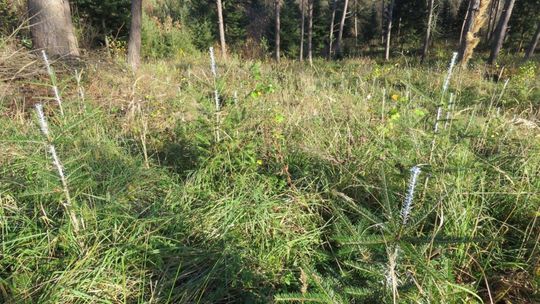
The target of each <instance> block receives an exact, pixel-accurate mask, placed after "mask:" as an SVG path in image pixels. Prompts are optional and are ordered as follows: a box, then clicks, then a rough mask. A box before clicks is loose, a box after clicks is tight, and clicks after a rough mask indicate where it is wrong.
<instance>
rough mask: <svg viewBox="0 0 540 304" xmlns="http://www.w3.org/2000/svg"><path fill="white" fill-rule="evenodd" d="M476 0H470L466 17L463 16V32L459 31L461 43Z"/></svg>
mask: <svg viewBox="0 0 540 304" xmlns="http://www.w3.org/2000/svg"><path fill="white" fill-rule="evenodd" d="M473 2H474V0H469V5H468V6H467V12H465V18H463V23H462V24H461V32H459V45H461V44H462V43H463V35H465V27H466V26H467V22H468V21H469V12H470V11H471V5H472V4H473Z"/></svg>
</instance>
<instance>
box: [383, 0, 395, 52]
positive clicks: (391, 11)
mask: <svg viewBox="0 0 540 304" xmlns="http://www.w3.org/2000/svg"><path fill="white" fill-rule="evenodd" d="M393 15H394V0H391V1H390V5H389V6H388V11H387V24H386V45H385V47H384V59H385V60H386V61H388V60H390V38H391V35H392V19H393Z"/></svg>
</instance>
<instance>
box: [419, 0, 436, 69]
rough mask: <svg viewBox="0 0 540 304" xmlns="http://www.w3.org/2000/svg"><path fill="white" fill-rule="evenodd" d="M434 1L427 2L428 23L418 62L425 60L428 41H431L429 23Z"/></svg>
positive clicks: (431, 18)
mask: <svg viewBox="0 0 540 304" xmlns="http://www.w3.org/2000/svg"><path fill="white" fill-rule="evenodd" d="M434 2H435V0H428V9H427V11H428V21H427V28H426V36H425V38H424V48H423V49H422V58H421V59H420V62H421V63H423V62H424V60H425V59H426V56H427V53H428V49H429V41H430V40H431V23H432V20H433V5H434Z"/></svg>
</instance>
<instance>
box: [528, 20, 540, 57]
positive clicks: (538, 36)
mask: <svg viewBox="0 0 540 304" xmlns="http://www.w3.org/2000/svg"><path fill="white" fill-rule="evenodd" d="M538 40H540V21H539V22H538V26H537V28H536V33H535V34H534V36H533V38H532V40H531V44H530V45H529V47H528V48H527V52H525V60H529V59H530V58H531V57H532V55H533V54H534V50H535V49H536V46H537V45H538Z"/></svg>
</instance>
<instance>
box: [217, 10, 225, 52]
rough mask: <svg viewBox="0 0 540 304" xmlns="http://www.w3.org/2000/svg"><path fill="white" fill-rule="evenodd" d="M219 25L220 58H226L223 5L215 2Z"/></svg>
mask: <svg viewBox="0 0 540 304" xmlns="http://www.w3.org/2000/svg"><path fill="white" fill-rule="evenodd" d="M216 5H217V13H218V25H219V41H220V43H221V56H222V57H223V58H227V44H226V43H225V23H224V22H223V5H222V4H221V0H217V1H216Z"/></svg>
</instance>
